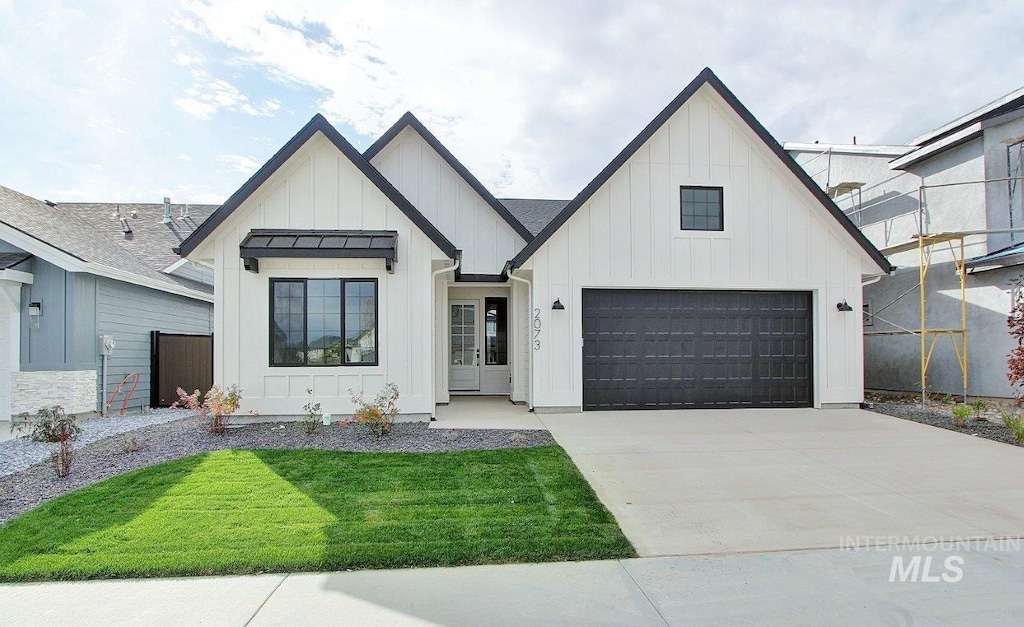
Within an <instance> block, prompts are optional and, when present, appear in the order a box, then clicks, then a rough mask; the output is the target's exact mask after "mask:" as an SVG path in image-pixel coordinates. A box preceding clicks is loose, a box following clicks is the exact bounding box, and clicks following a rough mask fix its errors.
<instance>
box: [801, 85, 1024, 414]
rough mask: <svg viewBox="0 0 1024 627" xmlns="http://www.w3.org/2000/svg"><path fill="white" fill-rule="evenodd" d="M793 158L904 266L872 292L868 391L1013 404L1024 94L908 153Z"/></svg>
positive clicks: (804, 148) (831, 147)
mask: <svg viewBox="0 0 1024 627" xmlns="http://www.w3.org/2000/svg"><path fill="white" fill-rule="evenodd" d="M785 148H786V150H787V151H788V152H789V153H790V154H791V155H793V157H794V158H795V159H796V161H797V162H798V163H800V164H801V165H802V166H803V167H804V168H805V169H806V170H807V172H808V174H809V175H810V176H812V177H813V178H814V180H815V181H816V182H817V183H818V185H820V186H821V188H822V189H823V190H825V191H826V192H827V193H828V194H829V195H830V196H832V197H833V198H834V199H835V201H836V203H837V204H838V205H839V206H840V207H842V209H843V211H844V212H845V213H846V214H847V215H849V216H850V218H851V220H852V221H853V223H854V224H856V225H857V226H858V227H859V228H860V229H861V230H862V231H863V233H864V234H865V235H866V236H867V237H868V239H870V240H871V242H872V243H873V244H875V246H877V247H878V248H879V249H881V250H882V252H883V253H885V254H886V255H887V256H888V257H889V259H890V261H891V262H892V263H893V264H894V265H895V266H897V270H896V272H895V273H894V274H893V275H892V276H889V277H884V278H882V279H881V280H878V281H872V282H869V283H868V284H866V285H865V287H864V307H865V329H864V330H865V383H866V385H867V387H868V388H872V389H879V390H899V391H921V389H922V380H924V381H925V387H926V388H927V390H928V391H931V392H936V393H943V394H946V393H948V394H953V395H960V394H964V393H965V392H966V393H967V394H968V395H970V396H992V397H1010V396H1013V394H1014V391H1013V390H1012V389H1011V387H1010V385H1009V384H1008V382H1007V379H1006V355H1007V354H1008V353H1009V352H1010V349H1011V348H1012V346H1013V343H1012V340H1011V338H1010V336H1009V335H1008V333H1007V327H1006V317H1007V314H1008V313H1009V308H1010V299H1011V295H1012V291H1011V290H1012V286H1011V284H1010V280H1011V279H1013V278H1014V277H1017V276H1019V275H1021V274H1022V273H1024V203H1022V200H1024V189H1022V182H1024V181H1022V179H1021V176H1022V167H1021V166H1022V153H1024V88H1021V89H1017V90H1015V91H1013V92H1011V93H1009V94H1007V95H1005V96H1003V97H1001V98H999V99H997V100H994V101H992V102H990V103H988V104H986V105H984V106H982V107H980V108H978V109H976V110H974V111H971V112H970V113H967V114H966V115H964V116H962V117H960V118H957V119H955V120H953V121H951V122H948V123H946V124H943V125H941V126H939V127H938V128H936V129H934V130H932V131H929V132H928V133H925V134H924V135H921V136H920V137H917V138H915V139H913V140H911V141H910V142H908V143H907V144H906V145H895V146H878V145H861V144H854V145H848V144H822V143H813V144H807V143H786V144H785ZM921 235H923V236H924V237H923V239H922V238H921V237H920V236H921ZM922 275H923V278H924V286H925V289H924V299H923V308H922V298H921V296H922V290H921V289H920V287H919V286H920V285H921V283H922ZM961 276H962V277H963V289H962V291H961ZM922 311H923V312H924V314H925V315H924V317H923V319H922V315H921V313H922ZM922 322H923V326H922ZM922 329H924V333H923V334H922V333H921V330H922ZM922 356H923V357H924V361H923V362H922ZM922 365H925V366H926V367H927V368H926V376H924V377H922ZM965 381H966V390H965Z"/></svg>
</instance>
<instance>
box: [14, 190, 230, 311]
mask: <svg viewBox="0 0 1024 627" xmlns="http://www.w3.org/2000/svg"><path fill="white" fill-rule="evenodd" d="M122 235H123V233H122ZM0 238H2V239H4V240H6V241H8V242H9V243H11V244H13V245H14V246H17V247H18V248H21V249H22V250H24V251H26V252H28V253H31V254H34V255H36V256H37V257H40V258H42V259H44V260H45V261H48V262H50V263H52V264H54V265H56V266H58V267H60V268H63V269H64V270H67V271H70V272H88V273H90V274H96V275H99V276H105V277H108V278H112V279H116V280H118V281H124V282H126V283H133V284H135V285H142V286H144V287H149V288H152V289H156V290H160V291H164V292H170V293H172V294H180V295H182V296H188V297H190V298H196V299H201V300H205V301H210V300H212V297H211V292H212V289H211V287H210V286H209V285H206V284H203V283H200V282H198V281H192V280H190V279H186V278H182V277H176V276H171V275H168V274H166V273H164V272H161V271H160V268H159V267H157V266H155V265H153V264H151V263H149V262H147V261H146V260H144V259H142V258H141V257H139V256H138V255H136V254H135V253H134V252H133V251H132V250H129V249H128V248H127V247H124V246H122V245H121V244H120V243H119V242H118V241H117V240H116V239H113V238H111V237H110V236H109V235H107V234H105V233H103V232H101V231H99V230H98V229H96V228H95V227H94V226H93V225H92V224H90V222H89V221H88V220H85V219H83V218H82V215H81V213H80V212H79V211H77V210H75V209H74V208H73V206H68V205H65V204H54V205H50V204H47V203H45V202H43V201H41V200H38V199H36V198H32V197H31V196H27V195H25V194H22V193H19V192H16V191H14V190H13V189H9V188H7V187H3V186H0ZM170 247H171V244H170V243H169V242H168V243H167V248H168V249H170Z"/></svg>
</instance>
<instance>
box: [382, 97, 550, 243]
mask: <svg viewBox="0 0 1024 627" xmlns="http://www.w3.org/2000/svg"><path fill="white" fill-rule="evenodd" d="M407 126H411V127H412V128H413V130H414V131H416V132H417V133H419V135H420V137H422V138H423V140H424V141H426V142H427V144H429V145H430V147H431V148H433V149H434V150H435V151H436V152H437V154H439V155H441V158H442V159H444V161H445V163H447V164H448V165H449V166H451V168H452V169H453V170H455V171H456V172H457V173H458V175H459V176H461V177H462V180H464V181H466V183H467V184H469V186H470V187H472V188H473V191H475V192H476V193H477V194H479V195H480V197H481V198H483V199H484V200H485V201H486V202H487V204H488V205H490V206H491V209H494V211H495V213H497V214H498V215H499V216H501V217H502V219H503V220H505V222H507V223H508V225H509V226H511V227H512V228H513V230H515V232H516V233H518V234H519V237H521V238H523V240H524V241H527V242H529V241H530V240H532V239H533V233H531V232H530V230H529V229H527V228H526V227H525V226H523V223H522V222H520V221H519V220H518V219H517V218H516V217H515V216H514V215H512V213H511V212H510V211H509V210H508V209H507V208H506V207H505V205H503V204H501V203H500V202H498V199H497V198H495V197H494V195H493V194H491V192H489V191H487V188H486V187H484V186H483V184H482V183H481V182H480V181H479V180H478V179H477V178H476V177H475V176H473V174H472V173H471V172H470V171H469V170H467V169H466V166H464V165H462V162H460V161H459V160H458V159H456V158H455V155H453V154H452V153H451V152H449V151H448V149H447V148H445V147H444V144H442V143H441V142H440V141H439V140H438V139H437V137H434V134H433V133H431V132H430V131H429V130H427V127H426V126H423V123H422V122H420V121H419V120H418V119H417V118H416V116H415V115H413V114H412V112H409V111H407V112H406V113H405V114H404V115H403V116H402V117H400V118H398V121H397V122H395V123H394V124H393V125H392V126H391V128H389V129H388V130H387V131H385V132H384V134H383V135H381V136H380V139H378V140H377V141H375V142H373V145H372V146H370V147H369V148H367V149H366V152H364V153H363V157H365V158H366V160H367V161H371V160H372V159H373V158H374V157H376V156H377V155H378V154H380V151H381V150H384V148H385V147H386V146H387V145H388V144H390V143H391V141H392V140H394V139H395V137H398V134H399V133H401V132H402V131H403V130H405V127H407Z"/></svg>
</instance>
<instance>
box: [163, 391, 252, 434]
mask: <svg viewBox="0 0 1024 627" xmlns="http://www.w3.org/2000/svg"><path fill="white" fill-rule="evenodd" d="M241 406H242V390H240V389H238V386H237V385H231V386H229V387H228V388H227V389H222V388H221V387H220V386H219V385H215V386H213V387H212V388H210V389H209V391H208V392H207V393H206V395H205V396H203V397H202V400H200V393H199V390H196V391H194V392H192V393H191V394H188V393H186V392H185V390H183V389H181V388H178V400H177V401H175V402H174V404H172V405H171V407H185V408H186V409H189V410H191V411H194V412H196V413H198V414H199V417H200V419H201V420H202V421H203V423H204V424H206V425H207V427H208V428H209V430H210V433H212V434H213V435H223V434H224V432H225V431H227V416H228V415H230V414H233V413H235V412H236V411H238V408H239V407H241Z"/></svg>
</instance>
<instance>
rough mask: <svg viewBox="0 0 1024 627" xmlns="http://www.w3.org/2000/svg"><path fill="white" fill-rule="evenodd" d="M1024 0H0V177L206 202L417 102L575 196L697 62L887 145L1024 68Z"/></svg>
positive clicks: (813, 120)
mask: <svg viewBox="0 0 1024 627" xmlns="http://www.w3.org/2000/svg"><path fill="white" fill-rule="evenodd" d="M1021 41H1024V3H1021V2H1019V0H1016V1H1007V2H960V1H956V2H945V1H934V0H933V1H912V0H905V1H900V2H867V1H857V0H853V1H847V2H843V3H826V2H762V1H750V2H718V3H707V2H648V1H646V0H636V1H632V2H602V1H593V2H549V1H538V2H533V1H523V2H514V1H508V0H506V1H494V2H472V3H470V2H426V1H423V0H410V1H405V0H403V1H396V2H389V1H383V0H382V1H377V2H351V3H347V2H338V1H319V0H317V1H313V0H296V1H291V2H287V3H283V2H279V1H277V2H269V1H263V0H244V1H238V2H215V1H212V0H211V1H210V2H194V1H185V2H179V1H173V2H172V1H169V0H155V1H149V0H147V1H145V2H139V1H130V2H88V1H80V2H49V1H46V0H35V1H27V2H21V1H13V2H12V1H11V0H0V76H3V83H2V84H3V87H2V89H0V137H2V142H0V185H5V186H7V187H11V188H13V189H16V190H18V191H21V192H24V193H27V194H30V195H32V196H36V197H38V198H47V199H51V200H55V201H61V200H64V201H72V200H78V201H108V202H113V201H133V202H159V200H160V198H162V197H163V196H165V195H170V196H171V197H172V198H173V199H174V201H175V202H197V203H198V202H212V203H219V202H221V201H222V200H223V199H224V198H226V197H227V196H228V195H230V194H231V193H232V192H233V191H234V190H235V189H237V188H238V187H239V186H240V185H241V184H242V183H243V182H244V181H245V180H246V179H247V178H248V176H249V175H250V174H251V173H252V172H253V171H254V170H255V169H256V168H258V167H259V165H261V164H262V163H264V162H265V161H266V160H267V159H268V158H269V157H270V156H271V155H272V154H273V153H274V152H275V151H276V150H277V149H278V148H279V147H280V146H281V145H282V144H283V143H284V142H285V141H287V139H288V138H289V137H291V136H292V135H293V134H294V133H295V132H296V131H297V130H298V129H299V128H300V127H301V126H302V125H303V124H304V123H305V122H306V121H308V120H309V118H310V117H312V115H313V114H315V113H316V112H318V111H319V112H322V113H323V114H324V115H326V116H327V118H328V119H329V120H331V122H332V123H334V125H335V126H337V127H338V129H339V130H340V131H341V132H342V134H344V135H345V136H346V137H347V138H348V139H349V140H350V141H352V142H353V143H354V144H355V145H356V146H357V147H359V148H365V147H366V146H368V145H369V144H370V143H371V142H372V141H373V139H375V138H376V137H377V136H378V135H379V134H380V133H381V132H382V131H383V130H385V129H386V128H387V127H388V126H390V125H391V124H392V123H393V122H394V121H395V120H396V119H397V118H398V117H399V116H400V115H401V114H402V113H403V112H404V111H406V110H412V111H413V112H414V113H416V115H417V116H418V117H420V119H421V120H423V121H424V123H425V124H426V125H427V126H428V127H429V128H431V130H433V131H434V133H435V134H436V135H437V136H438V137H439V138H440V139H441V141H442V142H444V143H445V144H446V145H447V146H448V147H449V149H450V150H451V151H452V152H453V153H454V154H455V155H456V156H457V157H459V158H460V159H461V160H462V161H463V162H464V163H465V164H466V165H467V167H469V169H470V170H471V171H473V172H474V173H475V174H476V175H477V176H478V177H479V178H480V179H481V180H482V181H483V182H484V184H485V185H487V186H488V187H489V188H490V189H491V190H492V191H493V192H495V194H496V195H497V196H499V197H500V196H520V197H550V198H570V197H572V196H573V195H575V194H576V193H577V192H578V191H579V189H580V188H582V187H583V186H584V185H585V184H586V183H587V181H589V180H590V179H591V178H592V177H593V176H594V175H595V174H596V173H597V172H598V171H599V170H600V169H601V168H602V167H603V166H604V165H605V164H606V163H607V162H608V161H609V160H610V159H611V157H612V156H614V154H615V153H616V152H618V150H619V149H621V148H622V146H624V145H625V144H626V143H627V142H628V141H629V140H630V139H631V138H632V137H633V136H634V135H635V134H636V133H637V132H638V131H639V130H640V129H641V128H642V127H643V126H644V125H645V124H646V123H647V122H648V121H649V120H650V119H651V118H652V117H653V116H654V115H655V114H656V113H657V112H658V111H659V110H660V109H661V108H662V107H663V106H664V105H665V104H666V103H667V102H668V101H669V100H670V99H671V98H672V97H673V96H674V95H675V94H676V93H678V91H679V90H680V89H682V88H683V87H684V86H685V85H686V83H687V82H689V81H690V80H691V79H692V78H693V77H694V76H695V75H696V74H697V73H698V72H699V71H700V70H701V69H702V68H703V67H704V66H710V67H711V68H712V69H714V70H715V72H716V73H717V74H718V75H719V77H720V78H722V80H723V81H725V83H726V84H727V85H729V87H730V88H731V89H732V90H733V91H734V92H735V93H736V94H737V96H739V98H740V99H741V100H742V101H743V102H744V103H745V104H746V105H747V106H748V108H750V109H751V110H752V111H753V113H754V114H755V115H756V116H757V117H758V118H759V119H760V120H761V121H762V122H763V123H764V124H765V126H767V128H768V129H769V131H771V132H772V133H773V134H774V135H775V137H776V138H778V139H779V140H780V141H813V140H821V141H833V142H841V143H842V142H849V141H851V138H852V137H853V136H854V135H856V136H857V139H858V142H860V143H900V142H905V141H907V140H909V139H911V138H913V137H914V136H916V135H918V134H920V133H922V132H924V131H926V130H928V129H929V128H932V127H936V126H939V125H940V124H942V123H943V122H945V121H947V120H949V119H952V118H954V117H957V116H958V115H960V114H963V113H966V112H967V111H969V110H971V109H973V108H975V107H977V106H980V105H982V104H984V103H985V102H988V101H990V100H992V99H995V98H997V97H999V96H1000V95H1002V94H1005V93H1007V92H1009V91H1011V90H1013V89H1015V88H1017V87H1020V86H1021V85H1022V84H1024V74H1022V73H1021V72H1020V68H1024V48H1022V47H1021V46H1020V45H1019V44H1020V42H1021Z"/></svg>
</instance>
